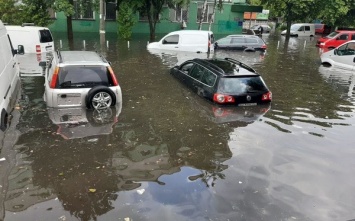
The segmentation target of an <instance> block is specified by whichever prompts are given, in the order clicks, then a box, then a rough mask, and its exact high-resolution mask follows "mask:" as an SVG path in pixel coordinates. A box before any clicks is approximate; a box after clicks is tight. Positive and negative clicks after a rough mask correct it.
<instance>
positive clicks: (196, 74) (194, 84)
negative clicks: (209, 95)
mask: <svg viewBox="0 0 355 221" xmlns="http://www.w3.org/2000/svg"><path fill="white" fill-rule="evenodd" d="M203 72H204V67H202V66H201V65H199V64H196V65H195V66H194V67H193V68H191V71H190V72H189V76H188V77H187V78H186V85H187V86H188V87H189V88H191V89H192V90H193V91H195V92H197V88H198V85H199V82H200V81H201V77H202V75H203Z"/></svg>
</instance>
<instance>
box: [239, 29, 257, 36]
mask: <svg viewBox="0 0 355 221" xmlns="http://www.w3.org/2000/svg"><path fill="white" fill-rule="evenodd" d="M242 34H243V35H256V33H255V32H254V30H251V29H247V28H243V29H242Z"/></svg>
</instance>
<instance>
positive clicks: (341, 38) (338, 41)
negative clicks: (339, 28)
mask: <svg viewBox="0 0 355 221" xmlns="http://www.w3.org/2000/svg"><path fill="white" fill-rule="evenodd" d="M347 41H349V34H348V33H343V34H340V35H339V36H338V37H336V39H335V44H334V47H337V46H339V45H341V44H343V43H345V42H347Z"/></svg>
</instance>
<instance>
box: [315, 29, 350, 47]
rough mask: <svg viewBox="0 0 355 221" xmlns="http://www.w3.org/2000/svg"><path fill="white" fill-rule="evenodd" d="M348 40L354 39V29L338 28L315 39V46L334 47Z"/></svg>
mask: <svg viewBox="0 0 355 221" xmlns="http://www.w3.org/2000/svg"><path fill="white" fill-rule="evenodd" d="M350 40H355V31H346V30H338V31H335V32H332V33H330V34H329V35H327V36H325V37H322V38H320V39H319V40H318V41H317V46H318V47H320V48H327V49H334V48H336V47H338V46H339V45H341V44H343V43H345V42H348V41H350Z"/></svg>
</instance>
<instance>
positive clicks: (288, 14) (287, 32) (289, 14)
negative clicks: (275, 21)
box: [286, 4, 292, 41]
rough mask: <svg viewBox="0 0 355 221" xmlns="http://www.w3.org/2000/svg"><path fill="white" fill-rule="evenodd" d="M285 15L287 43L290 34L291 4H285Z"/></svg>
mask: <svg viewBox="0 0 355 221" xmlns="http://www.w3.org/2000/svg"><path fill="white" fill-rule="evenodd" d="M286 10H287V12H286V14H287V18H286V24H287V31H286V40H287V41H288V39H289V38H290V33H291V31H290V30H291V24H292V4H287V7H286Z"/></svg>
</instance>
